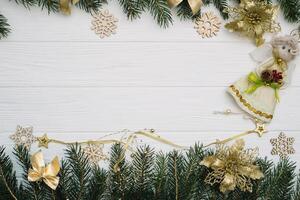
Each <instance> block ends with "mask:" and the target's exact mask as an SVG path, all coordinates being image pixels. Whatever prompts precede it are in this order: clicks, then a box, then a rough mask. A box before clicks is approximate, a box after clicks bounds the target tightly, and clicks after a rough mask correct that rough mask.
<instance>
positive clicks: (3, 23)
mask: <svg viewBox="0 0 300 200" xmlns="http://www.w3.org/2000/svg"><path fill="white" fill-rule="evenodd" d="M9 33H10V28H9V24H8V23H7V19H6V18H5V17H4V16H3V15H1V14H0V40H1V39H2V38H5V37H7V36H8V34H9Z"/></svg>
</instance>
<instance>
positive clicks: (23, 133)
mask: <svg viewBox="0 0 300 200" xmlns="http://www.w3.org/2000/svg"><path fill="white" fill-rule="evenodd" d="M32 132H33V128H32V127H26V128H23V127H22V126H19V125H18V126H17V130H16V132H15V133H14V134H12V135H11V136H10V139H12V140H13V141H14V142H15V144H16V145H18V146H19V145H23V146H24V147H26V148H28V149H29V148H30V147H31V145H32V144H33V143H34V142H36V140H37V138H36V137H35V136H33V134H32Z"/></svg>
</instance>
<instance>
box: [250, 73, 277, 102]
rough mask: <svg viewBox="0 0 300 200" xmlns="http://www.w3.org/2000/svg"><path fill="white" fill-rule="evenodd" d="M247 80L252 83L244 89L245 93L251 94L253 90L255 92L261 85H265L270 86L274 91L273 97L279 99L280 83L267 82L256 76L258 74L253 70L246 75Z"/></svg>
mask: <svg viewBox="0 0 300 200" xmlns="http://www.w3.org/2000/svg"><path fill="white" fill-rule="evenodd" d="M248 80H249V82H251V83H252V85H251V86H250V87H249V88H247V90H246V91H245V92H246V93H247V94H252V93H253V92H255V91H256V90H257V89H258V88H260V87H262V86H267V87H271V88H273V89H274V91H275V98H276V100H277V101H279V92H278V91H279V89H280V87H281V84H279V83H267V82H265V81H263V80H262V79H261V78H260V77H258V75H257V74H256V73H254V72H251V73H250V74H249V75H248Z"/></svg>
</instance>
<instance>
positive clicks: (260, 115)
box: [228, 36, 299, 123]
mask: <svg viewBox="0 0 300 200" xmlns="http://www.w3.org/2000/svg"><path fill="white" fill-rule="evenodd" d="M298 53H299V45H298V39H297V38H295V37H294V36H276V37H274V38H273V39H272V40H271V42H270V43H269V44H266V45H264V46H263V47H260V48H258V49H257V50H256V51H254V52H253V53H252V54H251V56H252V58H253V59H254V60H255V61H257V62H258V63H259V64H260V65H259V67H258V68H257V69H256V70H255V71H253V72H251V73H250V74H249V75H248V76H246V77H243V78H241V79H240V80H238V81H237V82H235V83H234V84H233V85H231V86H230V87H229V90H228V91H229V93H230V94H231V95H232V96H233V98H234V99H235V101H236V102H237V104H238V105H239V106H240V108H242V109H243V110H244V111H245V112H247V113H248V114H250V115H251V116H252V117H254V118H257V119H259V120H261V121H262V122H265V123H266V122H270V121H271V120H272V118H273V113H274V111H275V108H276V104H277V102H278V99H279V89H285V88H286V87H287V86H288V85H289V84H290V80H291V75H292V74H293V69H294V66H293V65H292V64H290V65H288V63H289V62H290V61H292V60H293V59H294V58H295V56H296V55H297V54H298Z"/></svg>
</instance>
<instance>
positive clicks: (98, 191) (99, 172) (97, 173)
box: [88, 166, 107, 200]
mask: <svg viewBox="0 0 300 200" xmlns="http://www.w3.org/2000/svg"><path fill="white" fill-rule="evenodd" d="M92 174H93V175H92V178H91V180H90V184H89V188H88V190H89V198H90V199H93V200H96V199H101V198H102V196H103V194H104V192H105V190H106V177H107V173H106V172H105V171H104V170H103V169H100V168H99V167H98V166H96V167H94V168H93V169H92Z"/></svg>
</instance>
